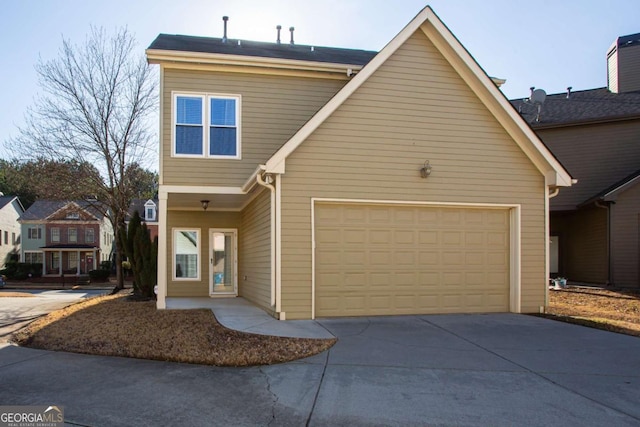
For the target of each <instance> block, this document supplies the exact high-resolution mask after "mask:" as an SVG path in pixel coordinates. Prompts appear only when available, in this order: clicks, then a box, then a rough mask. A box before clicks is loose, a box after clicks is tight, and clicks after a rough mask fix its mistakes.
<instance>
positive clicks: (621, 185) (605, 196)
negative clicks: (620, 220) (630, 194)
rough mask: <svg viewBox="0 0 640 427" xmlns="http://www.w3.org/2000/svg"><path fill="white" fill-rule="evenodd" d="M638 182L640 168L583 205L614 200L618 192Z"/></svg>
mask: <svg viewBox="0 0 640 427" xmlns="http://www.w3.org/2000/svg"><path fill="white" fill-rule="evenodd" d="M638 182H640V170H637V171H635V172H633V173H632V174H630V175H628V176H626V177H625V178H623V179H621V180H620V181H618V182H616V183H615V184H613V185H611V186H609V187H607V188H605V189H604V190H602V191H601V192H600V193H598V194H596V195H595V196H593V197H592V198H590V199H588V200H587V201H585V202H584V203H582V204H581V206H584V205H587V204H590V203H593V202H595V201H597V200H604V201H613V200H615V198H616V196H617V195H618V194H620V193H621V192H623V191H624V190H626V189H628V188H630V187H632V186H634V185H636V184H637V183H638Z"/></svg>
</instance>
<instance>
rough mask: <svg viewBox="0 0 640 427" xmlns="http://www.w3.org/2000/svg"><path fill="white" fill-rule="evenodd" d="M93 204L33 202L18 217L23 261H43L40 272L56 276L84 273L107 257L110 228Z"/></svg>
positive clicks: (109, 245) (52, 201) (110, 245)
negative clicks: (21, 236)
mask: <svg viewBox="0 0 640 427" xmlns="http://www.w3.org/2000/svg"><path fill="white" fill-rule="evenodd" d="M95 203H96V202H90V201H84V200H80V201H60V200H38V201H36V202H35V203H34V204H33V205H31V206H30V207H29V209H27V210H26V211H25V212H24V213H23V214H22V216H21V217H20V219H19V222H20V224H21V225H22V235H23V236H24V238H23V240H22V255H21V259H22V261H23V262H29V263H42V264H43V267H42V274H43V275H50V276H59V275H61V274H65V275H67V274H68V275H80V274H86V273H87V272H89V271H91V270H95V269H97V268H98V267H99V264H100V262H101V261H108V260H110V257H111V252H112V249H113V240H114V235H113V228H112V227H111V223H110V222H109V220H108V219H107V218H106V217H105V216H104V214H103V213H101V212H100V210H99V209H97V208H96V207H95Z"/></svg>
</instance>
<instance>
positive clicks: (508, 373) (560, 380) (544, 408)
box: [0, 314, 640, 427]
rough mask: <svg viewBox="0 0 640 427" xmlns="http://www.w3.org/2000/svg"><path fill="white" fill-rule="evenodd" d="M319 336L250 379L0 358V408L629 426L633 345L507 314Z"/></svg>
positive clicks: (331, 324)
mask: <svg viewBox="0 0 640 427" xmlns="http://www.w3.org/2000/svg"><path fill="white" fill-rule="evenodd" d="M318 323H319V324H321V325H322V326H323V327H325V328H326V329H328V330H329V331H330V332H331V333H332V334H334V335H335V336H337V337H338V342H337V344H336V345H335V346H334V347H332V348H331V349H330V350H328V351H327V352H324V353H322V354H319V355H317V356H314V357H311V358H307V359H303V360H299V361H297V362H291V363H285V364H280V365H273V366H262V367H251V368H218V367H213V366H198V365H187V364H180V363H168V362H156V361H149V360H136V359H126V358H118V357H100V356H87V355H81V354H71V353H62V352H49V351H42V350H33V349H28V348H21V347H15V346H11V345H5V346H2V345H0V384H2V387H0V402H1V404H2V405H28V404H39V405H43V404H46V405H60V406H63V407H64V411H65V420H66V421H67V422H68V423H70V425H82V426H121V425H135V426H164V425H189V426H212V425H224V426H247V425H251V426H268V425H271V426H305V425H308V426H327V425H331V426H347V425H348V426H350V427H357V426H382V425H384V426H405V425H406V426H426V425H428V426H516V425H517V426H560V425H562V426H565V425H566V426H581V427H590V426H594V427H595V426H598V427H601V426H638V425H640V405H639V404H638V402H640V357H639V355H640V339H638V338H635V337H630V336H626V335H620V334H615V333H611V332H605V331H600V330H595V329H590V328H585V327H581V326H576V325H569V324H565V323H561V322H554V321H552V320H547V319H542V318H538V317H532V316H524V315H515V314H496V315H440V316H404V317H378V318H351V319H321V320H319V321H318Z"/></svg>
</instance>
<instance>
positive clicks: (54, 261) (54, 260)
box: [51, 252, 60, 270]
mask: <svg viewBox="0 0 640 427" xmlns="http://www.w3.org/2000/svg"><path fill="white" fill-rule="evenodd" d="M51 268H53V269H55V270H58V269H60V253H59V252H51Z"/></svg>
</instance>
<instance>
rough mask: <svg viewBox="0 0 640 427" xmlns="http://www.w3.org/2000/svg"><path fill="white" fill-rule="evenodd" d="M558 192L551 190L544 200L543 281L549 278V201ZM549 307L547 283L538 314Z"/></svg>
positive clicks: (557, 190) (556, 189) (557, 189)
mask: <svg viewBox="0 0 640 427" xmlns="http://www.w3.org/2000/svg"><path fill="white" fill-rule="evenodd" d="M559 192H560V187H556V188H554V189H553V190H551V192H548V193H547V197H545V199H544V204H545V206H544V222H545V225H544V228H545V230H546V238H545V245H546V246H545V253H546V256H545V259H546V262H545V268H544V273H545V277H546V279H545V280H549V276H550V272H549V246H550V245H549V243H550V240H551V236H550V234H551V220H550V218H549V216H550V214H549V210H550V208H551V205H550V203H549V200H550V199H552V198H554V197H556V196H557V195H558V193H559ZM547 307H549V283H548V282H547V283H545V287H544V307H540V313H544V312H545V311H546V308H547Z"/></svg>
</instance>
